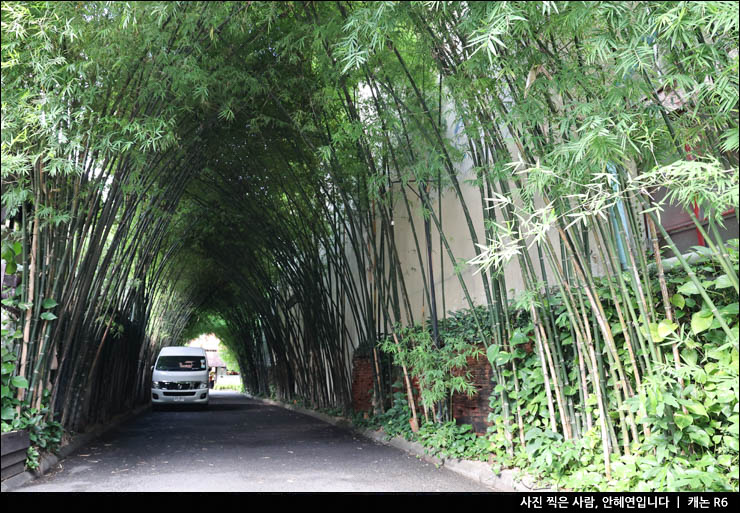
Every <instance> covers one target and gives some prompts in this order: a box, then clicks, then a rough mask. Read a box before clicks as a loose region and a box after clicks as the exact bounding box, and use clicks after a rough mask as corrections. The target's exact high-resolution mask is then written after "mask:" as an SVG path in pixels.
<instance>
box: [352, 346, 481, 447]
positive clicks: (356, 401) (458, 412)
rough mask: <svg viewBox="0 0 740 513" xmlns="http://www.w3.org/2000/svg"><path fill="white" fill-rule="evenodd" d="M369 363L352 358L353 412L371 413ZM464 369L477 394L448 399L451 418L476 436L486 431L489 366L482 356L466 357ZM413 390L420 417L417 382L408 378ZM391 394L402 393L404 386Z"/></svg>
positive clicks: (367, 358) (371, 379)
mask: <svg viewBox="0 0 740 513" xmlns="http://www.w3.org/2000/svg"><path fill="white" fill-rule="evenodd" d="M372 365H373V361H372V359H371V358H369V357H358V356H355V357H354V358H353V359H352V408H353V410H354V411H356V412H361V411H367V412H370V411H372V395H373V367H372ZM467 370H468V371H469V372H470V374H471V380H472V382H473V385H474V386H475V388H476V389H477V390H478V393H477V394H476V395H474V396H473V397H472V398H468V396H467V395H465V394H453V396H452V416H453V417H454V418H455V420H457V422H458V424H471V425H472V426H473V430H474V431H475V432H476V433H485V432H486V429H487V428H488V414H489V412H490V408H489V406H488V398H489V396H490V395H491V392H492V391H493V384H492V383H491V372H492V370H491V365H490V364H489V363H488V360H487V359H486V357H485V356H481V357H480V358H478V359H475V358H472V357H471V358H468V368H467ZM400 376H401V379H400V380H399V381H400V382H403V381H402V380H403V374H400ZM411 380H412V386H413V387H414V389H415V390H414V392H415V393H414V396H415V397H414V400H415V401H416V406H417V408H418V413H419V414H420V415H423V414H422V409H421V399H420V397H419V394H418V387H419V385H418V382H417V380H416V379H415V378H411ZM393 392H403V393H404V394H405V393H406V388H405V386H404V387H403V388H400V389H398V390H396V389H395V388H394V389H393Z"/></svg>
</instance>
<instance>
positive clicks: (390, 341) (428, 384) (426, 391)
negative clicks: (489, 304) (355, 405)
mask: <svg viewBox="0 0 740 513" xmlns="http://www.w3.org/2000/svg"><path fill="white" fill-rule="evenodd" d="M398 340H399V343H398V345H397V344H396V342H395V339H394V338H393V337H387V338H385V339H384V340H382V341H381V343H380V348H381V349H382V350H383V351H384V352H386V353H389V354H392V355H393V359H394V363H395V364H396V365H399V366H400V365H404V366H406V367H407V368H408V369H409V373H410V374H411V375H412V376H413V377H414V378H416V379H417V380H418V383H419V387H420V391H421V401H422V404H424V406H426V407H427V408H432V407H433V406H434V405H435V403H437V402H439V401H446V400H447V399H448V398H449V397H450V395H451V394H453V393H464V394H467V395H468V396H473V395H475V393H476V390H475V387H474V386H473V385H472V383H471V382H470V374H469V373H468V372H466V371H465V368H466V367H467V360H468V358H477V357H479V356H480V355H481V350H480V348H479V347H478V346H477V344H475V343H472V342H469V341H468V340H466V339H465V338H463V337H462V336H460V335H457V336H456V335H453V334H447V333H442V332H441V333H440V343H439V344H438V345H437V344H435V343H434V342H433V340H432V337H431V335H430V334H429V331H427V330H426V329H424V328H422V327H421V326H415V327H408V328H401V329H399V330H398Z"/></svg>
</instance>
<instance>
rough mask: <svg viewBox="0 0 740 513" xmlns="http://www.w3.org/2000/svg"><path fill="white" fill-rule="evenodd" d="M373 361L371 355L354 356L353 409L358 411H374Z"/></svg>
mask: <svg viewBox="0 0 740 513" xmlns="http://www.w3.org/2000/svg"><path fill="white" fill-rule="evenodd" d="M372 397H373V362H372V360H371V359H370V358H369V357H364V356H355V357H353V358H352V409H353V410H354V411H356V412H361V411H368V412H369V411H372V409H373V403H372Z"/></svg>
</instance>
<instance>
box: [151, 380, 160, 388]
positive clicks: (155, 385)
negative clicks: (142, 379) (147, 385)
mask: <svg viewBox="0 0 740 513" xmlns="http://www.w3.org/2000/svg"><path fill="white" fill-rule="evenodd" d="M152 388H156V389H159V388H160V387H159V381H152Z"/></svg>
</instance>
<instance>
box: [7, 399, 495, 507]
mask: <svg viewBox="0 0 740 513" xmlns="http://www.w3.org/2000/svg"><path fill="white" fill-rule="evenodd" d="M17 491H19V492H23V491H29V492H31V491H32V492H42V491H54V492H152V491H157V492H177V491H183V492H184V491H187V492H492V491H494V490H492V489H490V488H487V487H485V486H483V485H481V484H479V483H476V482H473V481H472V480H469V479H467V478H465V477H462V476H459V475H458V474H456V473H454V472H451V471H450V470H447V469H444V468H436V467H435V466H434V465H432V464H429V463H426V462H424V461H422V460H419V459H417V458H416V457H414V456H410V455H408V454H407V453H405V452H403V451H400V450H398V449H395V448H393V447H389V446H386V445H382V444H379V443H377V442H375V441H372V440H368V439H366V438H365V437H362V436H360V435H357V434H354V433H353V432H351V431H348V430H344V429H341V428H338V427H335V426H332V425H330V424H327V423H325V422H322V421H320V420H317V419H315V418H313V417H309V416H307V415H303V414H300V413H297V412H293V411H290V410H286V409H284V408H280V407H277V406H270V405H266V404H264V403H261V402H259V401H256V400H251V399H248V398H246V397H244V396H243V395H241V394H237V393H235V392H213V395H212V396H211V404H210V407H209V409H208V410H207V411H195V410H190V409H188V408H179V409H177V410H167V411H158V412H152V411H148V412H146V413H144V414H142V415H140V416H138V417H137V418H135V419H132V420H130V421H129V422H127V423H124V424H122V425H120V426H119V427H117V428H115V429H113V430H111V431H109V432H107V433H106V434H104V435H103V436H101V437H100V438H98V439H97V440H95V441H93V442H91V443H90V445H88V446H86V447H83V448H81V449H80V450H78V451H77V452H75V453H72V454H71V455H69V456H68V457H67V458H65V459H64V460H62V461H61V462H60V463H59V464H58V465H57V466H56V467H55V468H53V469H51V470H50V471H49V473H47V474H46V475H44V476H43V477H42V478H40V479H37V480H35V481H32V482H31V483H29V484H27V485H26V486H23V487H22V488H19V489H18V490H17Z"/></svg>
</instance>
